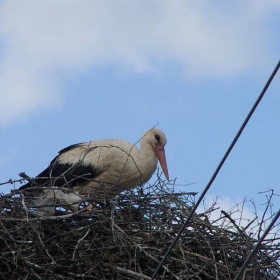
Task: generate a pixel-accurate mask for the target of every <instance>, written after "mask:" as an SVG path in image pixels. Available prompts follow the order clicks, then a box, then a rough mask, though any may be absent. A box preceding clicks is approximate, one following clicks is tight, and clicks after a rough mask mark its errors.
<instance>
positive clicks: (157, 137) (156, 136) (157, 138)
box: [155, 134, 160, 142]
mask: <svg viewBox="0 0 280 280" xmlns="http://www.w3.org/2000/svg"><path fill="white" fill-rule="evenodd" d="M155 138H156V140H157V141H158V142H159V141H160V137H159V135H157V134H156V135H155Z"/></svg>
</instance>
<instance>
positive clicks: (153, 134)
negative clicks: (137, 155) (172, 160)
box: [141, 128, 169, 180]
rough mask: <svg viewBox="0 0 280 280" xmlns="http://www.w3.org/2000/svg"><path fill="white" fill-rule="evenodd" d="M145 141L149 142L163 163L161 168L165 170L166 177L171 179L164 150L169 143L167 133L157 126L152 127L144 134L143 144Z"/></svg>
mask: <svg viewBox="0 0 280 280" xmlns="http://www.w3.org/2000/svg"><path fill="white" fill-rule="evenodd" d="M144 143H148V144H149V145H150V146H151V147H152V150H153V151H154V152H155V154H156V156H157V158H158V160H159V163H160V165H161V168H162V170H163V173H164V175H165V177H166V179H167V180H169V175H168V168H167V164H166V158H165V151H164V146H165V144H166V143H167V140H166V137H165V134H164V133H163V132H162V131H161V130H159V129H157V128H152V129H150V130H149V131H147V132H146V134H145V135H144V136H143V138H142V140H141V146H142V145H143V144H144Z"/></svg>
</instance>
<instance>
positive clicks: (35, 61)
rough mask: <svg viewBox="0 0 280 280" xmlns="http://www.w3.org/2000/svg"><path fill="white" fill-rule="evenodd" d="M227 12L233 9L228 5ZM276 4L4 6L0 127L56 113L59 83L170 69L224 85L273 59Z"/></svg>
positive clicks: (32, 2)
mask: <svg viewBox="0 0 280 280" xmlns="http://www.w3.org/2000/svg"><path fill="white" fill-rule="evenodd" d="M228 5H230V6H228ZM279 11H280V4H279V2H278V1H273V0H270V1H265V3H263V4H262V3H261V1H246V3H245V2H244V1H235V2H234V4H224V3H223V2H220V1H218V2H214V1H213V2H205V1H170V0H165V1H133V2H131V1H128V0H126V1H117V2H116V1H102V2H98V1H83V2H80V1H74V0H67V1H66V0H64V1H36V0H29V1H16V0H11V1H2V2H1V5H0V42H1V53H0V62H1V64H0V84H1V95H0V104H1V110H0V125H2V126H4V125H8V124H10V123H13V122H15V121H17V120H18V119H22V118H24V117H28V116H30V114H33V113H35V112H39V111H42V109H48V108H52V107H53V106H59V105H60V104H61V102H62V96H61V93H62V89H61V88H60V87H59V82H58V79H57V78H56V76H57V75H58V73H63V75H67V74H68V73H69V74H70V73H71V74H73V73H76V72H78V71H80V70H83V71H85V70H87V69H90V68H92V67H98V66H100V65H114V67H115V68H120V69H125V70H126V71H131V72H134V73H143V72H144V73H146V72H148V73H154V72H160V70H159V69H160V68H161V67H162V66H164V65H167V64H168V63H170V62H172V63H176V64H178V65H179V66H180V67H182V69H183V71H184V73H185V75H186V76H187V77H189V78H191V77H195V78H203V77H212V78H216V79H219V78H224V77H231V76H234V75H237V74H240V73H242V72H244V71H247V70H250V69H253V68H256V67H257V66H258V67H261V66H265V65H266V63H267V61H269V60H270V59H271V58H273V57H274V55H273V51H272V49H271V47H270V43H271V41H272V37H273V36H272V35H273V34H272V33H271V32H273V30H271V29H270V26H269V24H268V22H267V20H268V18H269V15H270V13H271V12H274V13H275V12H278V13H279Z"/></svg>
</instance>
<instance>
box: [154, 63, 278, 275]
mask: <svg viewBox="0 0 280 280" xmlns="http://www.w3.org/2000/svg"><path fill="white" fill-rule="evenodd" d="M279 67H280V61H279V62H278V64H277V65H276V67H275V69H274V70H273V72H272V74H271V75H270V77H269V79H268V81H267V82H266V84H265V86H264V88H263V90H262V92H261V94H260V95H259V97H258V99H257V100H256V102H255V104H254V105H253V107H252V109H251V110H250V112H249V114H248V115H247V117H246V119H245V120H244V122H243V124H242V125H241V127H240V129H239V131H238V132H237V134H236V136H235V137H234V139H233V141H232V143H231V145H230V146H229V148H228V149H227V151H226V153H225V155H224V156H223V158H222V160H221V162H220V163H219V165H218V167H217V168H216V170H215V172H214V174H213V175H212V177H211V179H210V181H209V183H208V184H207V185H206V187H205V189H204V190H203V192H202V194H201V196H200V197H199V199H198V201H197V202H196V204H195V205H194V207H193V209H192V211H191V212H190V214H189V216H188V218H187V219H186V221H185V222H184V224H183V225H182V226H181V228H180V230H179V231H178V233H177V235H176V237H175V238H174V240H173V242H172V243H171V244H170V246H169V248H168V249H167V252H166V253H165V255H164V256H163V258H162V260H161V262H160V263H159V265H158V267H157V268H156V270H155V272H154V274H153V276H152V278H151V279H152V280H153V279H155V277H156V276H157V274H158V272H159V270H160V269H161V267H162V266H163V265H164V263H165V261H166V259H167V257H168V255H169V254H170V252H171V250H172V249H173V248H174V246H175V244H176V243H177V242H178V240H179V238H180V236H181V235H182V233H183V231H184V230H185V228H186V226H187V224H188V223H189V221H190V220H191V218H192V216H193V214H194V213H195V211H196V209H197V207H198V205H199V204H200V203H201V201H202V199H203V198H204V196H205V194H206V193H207V191H208V190H209V188H210V187H211V185H212V183H213V182H214V180H215V178H216V176H217V175H218V173H219V171H220V169H221V168H222V166H223V164H224V162H225V161H226V159H227V157H228V155H229V154H230V152H231V150H232V148H233V147H234V145H235V144H236V142H237V140H238V139H239V137H240V135H241V134H242V132H243V130H244V128H245V126H246V125H247V123H248V121H249V120H250V118H251V116H252V115H253V113H254V111H255V110H256V108H257V107H258V105H259V103H260V101H261V100H262V98H263V96H264V94H265V92H266V90H267V89H268V87H269V85H270V83H271V82H272V80H273V78H274V76H275V75H276V73H277V71H278V69H279Z"/></svg>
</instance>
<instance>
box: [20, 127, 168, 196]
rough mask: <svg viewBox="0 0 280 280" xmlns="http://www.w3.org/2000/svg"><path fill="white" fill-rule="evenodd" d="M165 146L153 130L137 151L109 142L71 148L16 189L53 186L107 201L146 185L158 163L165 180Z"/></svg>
mask: <svg viewBox="0 0 280 280" xmlns="http://www.w3.org/2000/svg"><path fill="white" fill-rule="evenodd" d="M166 142H167V141H166V137H165V135H164V133H163V132H162V131H161V130H159V129H156V128H153V129H151V130H149V131H148V132H146V133H145V134H144V136H143V137H142V138H141V141H140V146H141V150H139V149H138V148H137V147H136V146H135V145H134V144H131V143H129V142H127V141H123V140H113V139H106V140H98V141H94V142H87V143H79V144H75V145H71V146H69V147H67V148H65V149H63V150H61V151H60V152H59V154H58V156H56V157H55V158H54V159H53V160H52V161H51V163H50V165H49V167H47V168H46V169H45V170H44V171H43V172H41V173H40V174H39V175H38V176H36V177H35V178H34V179H33V181H32V182H29V183H27V184H25V185H23V186H21V187H20V188H19V189H20V190H23V189H26V188H29V187H34V186H44V187H47V186H52V187H53V186H56V187H63V188H69V189H71V190H73V191H75V192H77V193H79V194H80V195H86V194H93V195H94V196H95V195H96V196H97V197H99V198H104V197H110V196H112V195H116V194H118V193H120V192H121V191H123V190H127V189H132V188H134V187H136V186H139V185H142V184H144V183H146V182H147V181H148V180H149V179H150V178H151V176H152V175H153V173H154V172H155V170H156V167H157V161H158V160H159V162H160V164H161V167H162V170H163V173H164V175H165V177H166V179H167V180H169V175H168V169H167V164H166V159H165V152H164V146H165V144H166Z"/></svg>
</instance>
